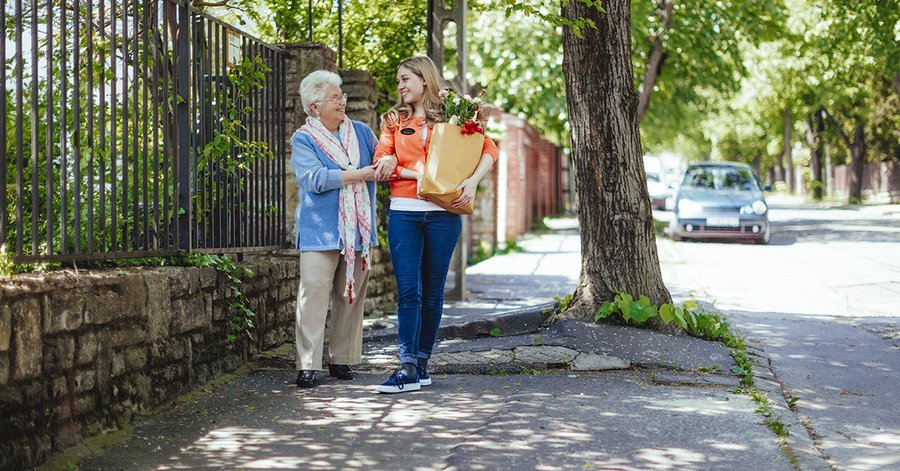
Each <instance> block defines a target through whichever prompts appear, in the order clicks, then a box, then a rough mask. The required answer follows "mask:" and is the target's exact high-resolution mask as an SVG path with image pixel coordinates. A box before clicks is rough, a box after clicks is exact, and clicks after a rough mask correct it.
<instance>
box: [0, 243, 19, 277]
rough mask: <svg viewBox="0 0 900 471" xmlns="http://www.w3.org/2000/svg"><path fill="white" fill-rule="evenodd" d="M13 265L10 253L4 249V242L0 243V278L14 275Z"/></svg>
mask: <svg viewBox="0 0 900 471" xmlns="http://www.w3.org/2000/svg"><path fill="white" fill-rule="evenodd" d="M15 267H16V265H15V264H14V263H13V261H12V255H11V254H10V253H9V252H8V251H7V250H6V244H2V245H0V278H10V277H12V276H13V275H15Z"/></svg>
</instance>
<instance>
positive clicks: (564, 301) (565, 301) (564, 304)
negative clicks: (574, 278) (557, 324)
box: [553, 293, 572, 312]
mask: <svg viewBox="0 0 900 471" xmlns="http://www.w3.org/2000/svg"><path fill="white" fill-rule="evenodd" d="M553 299H555V300H556V302H557V303H559V305H558V306H557V307H556V311H557V312H565V311H566V310H567V309H569V305H570V304H572V294H571V293H570V294H567V295H565V296H554V297H553Z"/></svg>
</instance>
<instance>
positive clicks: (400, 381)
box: [375, 370, 422, 394]
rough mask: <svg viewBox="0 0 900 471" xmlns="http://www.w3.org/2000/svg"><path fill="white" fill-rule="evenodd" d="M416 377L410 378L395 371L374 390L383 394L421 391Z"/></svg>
mask: <svg viewBox="0 0 900 471" xmlns="http://www.w3.org/2000/svg"><path fill="white" fill-rule="evenodd" d="M418 376H419V375H416V377H414V378H410V377H409V376H406V375H405V374H403V371H402V370H397V371H395V372H394V374H392V375H391V377H390V378H388V380H387V381H385V382H383V383H381V384H380V385H378V386H377V387H376V388H375V389H377V390H378V392H380V393H385V394H396V393H402V392H409V391H418V390H420V389H422V385H421V384H419V377H418Z"/></svg>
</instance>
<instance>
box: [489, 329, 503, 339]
mask: <svg viewBox="0 0 900 471" xmlns="http://www.w3.org/2000/svg"><path fill="white" fill-rule="evenodd" d="M502 333H503V332H502V331H501V330H500V328H499V327H494V328H493V329H491V337H499V336H500V334H502Z"/></svg>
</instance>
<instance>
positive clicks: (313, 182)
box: [291, 121, 378, 252]
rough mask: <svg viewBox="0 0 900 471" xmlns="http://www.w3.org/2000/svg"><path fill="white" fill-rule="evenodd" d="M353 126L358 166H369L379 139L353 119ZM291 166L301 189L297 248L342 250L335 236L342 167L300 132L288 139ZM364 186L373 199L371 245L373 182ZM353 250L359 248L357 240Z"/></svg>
mask: <svg viewBox="0 0 900 471" xmlns="http://www.w3.org/2000/svg"><path fill="white" fill-rule="evenodd" d="M353 129H354V130H355V131H356V139H357V140H358V141H359V166H360V167H365V166H367V165H372V156H373V155H374V154H375V143H376V142H378V139H377V138H376V137H375V133H373V132H372V130H371V129H369V127H368V126H366V125H365V124H363V123H361V122H359V121H353ZM291 167H293V169H294V175H295V176H296V177H297V185H298V186H299V188H300V202H299V203H298V204H297V211H296V213H295V215H294V221H295V222H296V227H297V237H296V243H297V249H298V250H300V251H303V252H307V251H309V252H318V251H324V250H340V249H342V248H343V247H344V246H343V244H342V243H341V240H340V237H338V195H339V194H340V188H341V186H343V178H342V177H341V168H340V167H338V165H337V164H335V163H334V162H332V161H331V159H330V158H328V156H327V155H325V152H323V151H322V149H319V146H317V145H316V143H315V141H313V140H312V138H311V137H309V135H307V134H306V133H302V132H300V131H297V132H295V133H294V136H293V137H292V138H291ZM366 186H367V187H368V188H369V200H371V202H372V207H371V209H370V210H371V211H372V240H371V242H370V245H372V246H376V245H378V234H377V232H378V231H377V226H378V225H377V222H376V220H375V216H376V212H375V182H372V181H368V182H366ZM356 250H362V244H360V243H359V241H358V240H357V241H356Z"/></svg>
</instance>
